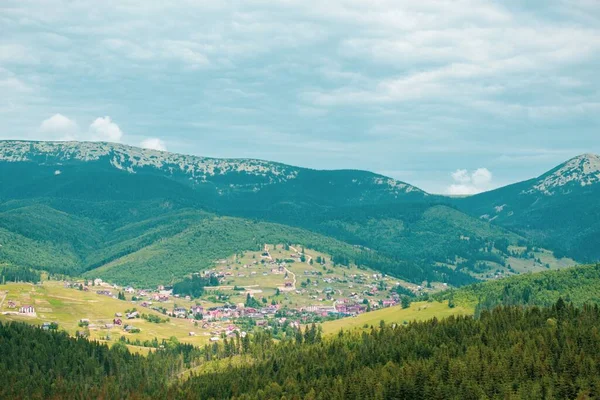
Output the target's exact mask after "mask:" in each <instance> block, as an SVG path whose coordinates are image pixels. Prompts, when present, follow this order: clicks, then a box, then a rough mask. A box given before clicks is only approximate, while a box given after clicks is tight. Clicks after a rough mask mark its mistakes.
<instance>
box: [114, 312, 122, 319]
mask: <svg viewBox="0 0 600 400" xmlns="http://www.w3.org/2000/svg"><path fill="white" fill-rule="evenodd" d="M115 317H118V318H122V317H123V313H120V312H118V313H115Z"/></svg>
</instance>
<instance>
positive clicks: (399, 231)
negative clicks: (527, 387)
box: [0, 141, 571, 286]
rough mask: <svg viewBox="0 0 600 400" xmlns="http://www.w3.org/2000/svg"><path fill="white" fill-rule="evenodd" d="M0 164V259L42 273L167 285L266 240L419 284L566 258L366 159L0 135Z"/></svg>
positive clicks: (458, 281)
mask: <svg viewBox="0 0 600 400" xmlns="http://www.w3.org/2000/svg"><path fill="white" fill-rule="evenodd" d="M0 171H2V174H0V177H1V178H0V180H1V181H0V246H1V247H0V261H1V262H5V263H9V264H12V265H17V266H24V267H29V268H35V269H40V270H46V271H49V272H51V273H61V274H70V275H78V274H83V273H86V274H87V276H90V277H91V276H99V277H102V278H104V279H106V280H108V281H113V282H118V283H121V284H138V285H155V284H158V283H173V282H176V281H179V280H181V279H183V277H184V276H186V275H187V274H189V273H191V272H197V271H199V270H202V269H204V268H206V267H208V266H210V265H211V263H212V262H214V261H215V260H216V259H218V258H222V257H227V256H229V255H231V254H234V253H236V252H239V251H245V250H256V249H257V248H258V247H259V246H261V245H262V244H264V243H265V242H267V241H268V242H271V243H292V242H293V243H302V244H304V245H305V246H310V247H312V248H314V249H317V250H322V251H324V252H326V253H328V254H331V256H332V257H334V258H335V259H336V260H338V261H339V262H340V263H344V264H347V263H349V262H352V263H356V264H358V265H367V266H369V267H371V268H374V269H377V270H379V271H382V272H384V273H387V274H391V275H394V276H397V277H399V278H403V279H405V280H408V281H410V282H414V283H418V284H422V283H423V282H431V281H438V282H444V283H448V284H450V285H454V286H461V285H464V284H468V283H472V282H474V281H475V280H477V279H488V278H491V277H494V276H496V275H498V274H513V273H519V272H526V271H537V270H540V269H546V268H554V267H559V266H564V265H565V264H569V263H571V262H570V261H569V260H563V261H559V260H558V259H556V258H553V257H551V253H549V252H546V253H544V254H545V255H544V257H541V256H540V253H539V252H538V253H536V252H535V251H534V250H532V249H533V248H534V247H535V245H536V243H535V242H534V241H533V242H532V241H531V240H530V239H529V238H528V237H526V236H522V235H519V234H515V233H512V232H510V231H507V230H505V229H503V228H500V227H498V226H496V225H494V224H493V223H490V222H489V221H484V220H481V219H478V218H473V217H470V216H468V215H467V214H465V213H463V212H461V211H459V210H457V209H456V208H455V206H454V205H451V204H449V203H450V202H449V200H448V199H445V198H442V197H438V196H431V195H428V194H426V193H424V192H423V191H422V190H419V189H418V188H415V187H413V186H411V185H408V184H406V183H403V182H399V181H395V180H393V179H390V178H386V177H383V176H381V175H377V174H372V173H369V172H365V171H315V170H309V169H304V168H297V167H291V166H286V165H283V164H278V163H270V162H267V161H260V160H224V159H209V158H202V157H194V156H184V155H178V154H172V153H165V152H157V151H151V150H143V149H138V148H134V147H130V146H123V145H115V144H109V143H77V142H67V143H54V142H23V141H8V142H7V141H4V142H0ZM231 217H235V218H231ZM515 246H518V247H519V249H518V250H515V249H513V247H515ZM509 248H510V249H509ZM542 258H543V260H542ZM517 259H519V260H517ZM515 261H517V264H519V266H515V265H513V264H514V263H515Z"/></svg>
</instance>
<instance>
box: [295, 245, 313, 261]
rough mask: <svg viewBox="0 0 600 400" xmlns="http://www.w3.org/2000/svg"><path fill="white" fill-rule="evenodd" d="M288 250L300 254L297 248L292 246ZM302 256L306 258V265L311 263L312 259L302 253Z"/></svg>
mask: <svg viewBox="0 0 600 400" xmlns="http://www.w3.org/2000/svg"><path fill="white" fill-rule="evenodd" d="M290 249H292V250H294V251H295V252H296V253H298V254H300V252H299V251H298V249H297V248H295V247H294V246H290ZM304 256H305V257H306V263H307V264H310V262H311V261H312V257H311V256H309V255H308V254H306V253H304Z"/></svg>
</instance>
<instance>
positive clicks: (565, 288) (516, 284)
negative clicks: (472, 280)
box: [438, 264, 600, 314]
mask: <svg viewBox="0 0 600 400" xmlns="http://www.w3.org/2000/svg"><path fill="white" fill-rule="evenodd" d="M438 297H440V298H443V299H449V298H452V299H453V300H454V301H455V302H456V303H458V304H465V305H471V306H474V305H476V314H479V313H480V312H481V311H482V310H484V309H492V308H494V307H496V306H498V305H522V306H532V305H537V306H548V305H551V304H554V303H555V302H556V301H557V300H558V299H559V298H561V297H562V298H563V299H565V300H567V301H569V302H572V303H573V304H575V305H577V306H581V305H582V304H585V303H589V304H600V264H595V265H584V266H578V267H573V268H567V269H563V270H560V271H547V272H541V273H537V274H526V275H520V276H513V277H510V278H506V279H500V280H497V281H489V282H485V283H479V284H475V285H469V286H466V287H464V288H461V289H459V290H457V291H449V292H445V293H441V294H440V295H439V296H438Z"/></svg>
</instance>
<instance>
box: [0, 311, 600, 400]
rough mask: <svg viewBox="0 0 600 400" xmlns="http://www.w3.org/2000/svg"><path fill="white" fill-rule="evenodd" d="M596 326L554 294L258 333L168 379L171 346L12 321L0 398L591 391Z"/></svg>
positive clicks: (589, 394) (0, 369) (174, 363)
mask: <svg viewBox="0 0 600 400" xmlns="http://www.w3.org/2000/svg"><path fill="white" fill-rule="evenodd" d="M598 326H600V309H599V308H598V306H597V305H596V306H589V305H584V306H581V307H576V306H574V305H572V304H570V303H566V302H565V301H563V300H562V299H559V300H558V301H557V302H556V304H554V305H552V306H551V307H546V308H538V307H535V306H534V307H530V308H521V307H499V308H496V309H494V310H493V311H487V310H485V311H483V312H482V313H481V315H480V317H479V318H473V317H450V318H448V319H445V320H441V321H439V320H437V319H433V320H430V321H426V322H418V323H410V324H408V325H407V326H396V325H385V324H384V323H381V325H380V326H378V327H372V328H371V330H370V332H356V331H355V332H340V333H339V334H338V335H336V336H334V337H332V338H328V339H321V338H320V335H319V333H318V330H315V329H314V328H313V329H306V331H305V332H304V333H301V332H299V333H298V335H296V337H295V338H294V339H290V340H286V341H283V342H279V343H275V342H273V341H272V339H271V338H270V336H269V334H268V333H262V334H258V335H256V337H253V338H252V339H251V340H248V339H246V338H244V339H240V338H237V339H232V340H230V341H228V342H226V343H223V344H213V345H212V346H207V347H206V348H205V349H203V350H202V351H200V350H195V351H196V352H200V353H202V354H203V355H201V354H200V353H195V355H194V356H193V357H191V356H189V350H188V357H187V365H192V360H195V361H196V362H199V360H200V359H201V358H203V359H204V360H210V359H211V358H214V357H218V358H225V359H227V358H228V357H232V358H231V360H232V362H231V363H226V364H221V367H220V368H218V369H217V370H216V371H213V372H204V373H201V374H194V373H192V374H191V377H190V378H189V379H185V380H180V379H176V376H177V374H178V373H179V372H181V371H182V369H183V368H184V367H185V366H186V361H185V357H184V355H183V351H182V350H181V349H179V348H178V347H177V346H170V347H169V345H168V344H167V346H165V350H162V351H161V350H159V351H156V352H154V353H151V354H150V355H149V356H148V357H142V356H137V355H132V354H130V353H129V352H128V351H127V349H126V348H124V347H123V345H121V344H118V345H116V346H114V347H113V348H111V349H109V348H108V347H106V346H105V345H101V344H98V343H93V342H88V341H86V340H84V339H72V338H68V337H67V336H66V335H64V334H62V333H49V332H45V331H42V330H41V329H38V328H33V327H30V326H26V325H23V324H18V323H12V324H8V325H2V324H0V352H1V353H0V397H2V398H6V397H8V398H128V397H129V398H165V399H166V398H169V399H173V398H180V399H198V398H200V399H225V398H236V399H283V398H285V399H390V398H398V399H401V398H410V399H436V398H437V399H481V398H497V399H506V398H511V399H512V398H516V399H552V398H556V399H565V398H568V399H571V398H581V399H584V398H597V397H598V396H600V392H599V390H600V374H599V372H600V371H599V365H600V332H599V330H598ZM240 354H241V355H240ZM233 357H236V358H233ZM240 357H241V358H240ZM234 360H236V362H233V361H234ZM204 362H211V361H204Z"/></svg>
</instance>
